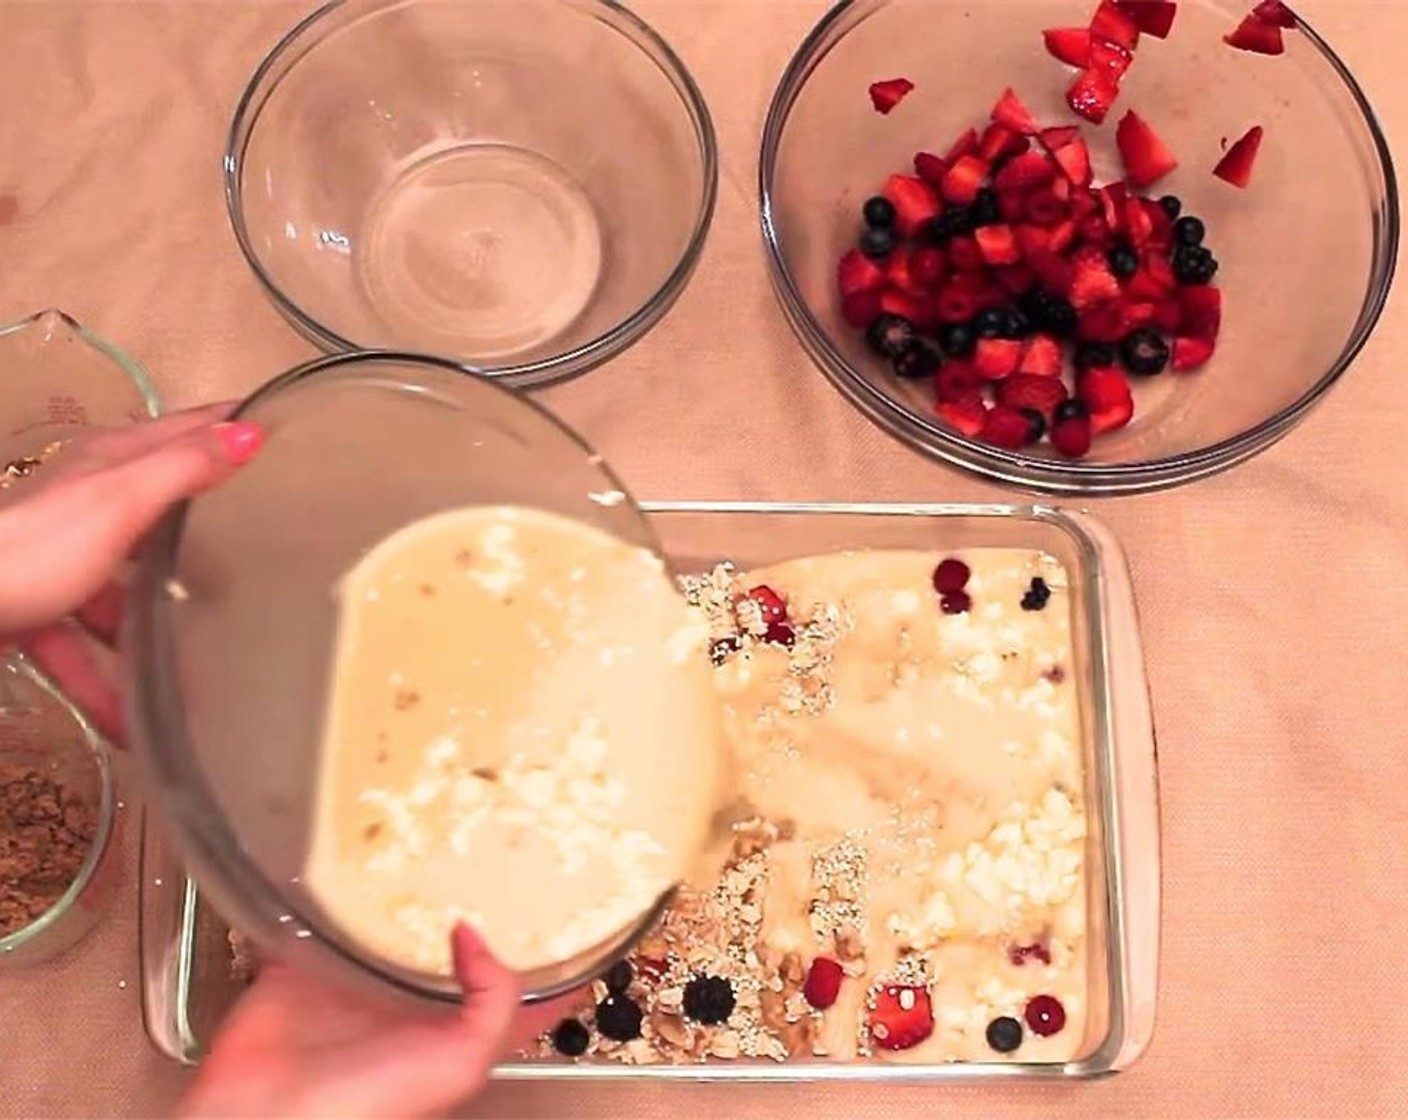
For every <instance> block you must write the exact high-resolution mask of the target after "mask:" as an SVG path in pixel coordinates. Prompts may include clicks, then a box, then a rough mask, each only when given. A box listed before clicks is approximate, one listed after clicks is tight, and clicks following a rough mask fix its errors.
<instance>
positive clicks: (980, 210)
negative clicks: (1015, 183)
mask: <svg viewBox="0 0 1408 1120" xmlns="http://www.w3.org/2000/svg"><path fill="white" fill-rule="evenodd" d="M970 209H971V213H972V215H973V225H974V226H990V225H993V224H995V223H997V222H1000V221H1002V211H1001V210H1000V209H999V208H998V205H997V193H996V192H995V191H994V190H993V189H992V188H991V187H983V188H981V189H980V190H979V191H978V194H977V197H975V198H974V199H973V205H972V207H971V208H970Z"/></svg>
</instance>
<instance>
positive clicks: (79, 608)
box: [0, 404, 263, 741]
mask: <svg viewBox="0 0 1408 1120" xmlns="http://www.w3.org/2000/svg"><path fill="white" fill-rule="evenodd" d="M229 411H230V405H228V404H218V405H211V406H209V407H206V408H199V409H194V410H192V411H189V412H178V413H173V414H171V415H169V416H166V417H163V418H162V419H160V420H154V421H152V422H150V423H145V424H138V425H134V426H133V427H131V428H123V429H114V430H101V431H94V432H85V433H84V434H83V435H81V436H79V437H77V438H76V439H74V440H72V441H69V442H66V443H65V444H64V445H63V446H62V447H61V449H60V450H59V452H58V453H57V454H56V455H55V456H54V457H53V458H52V459H50V460H48V461H46V462H44V463H43V464H42V465H41V466H39V467H38V468H37V469H36V470H35V471H34V473H33V474H32V475H31V476H30V477H27V478H25V479H23V480H22V481H21V482H19V483H17V484H16V485H15V486H13V487H12V488H11V489H10V490H8V491H6V492H4V493H3V494H0V646H5V647H19V648H20V649H21V650H23V651H24V652H25V653H26V654H28V655H29V657H30V658H31V659H32V660H33V661H35V662H36V663H37V664H38V665H39V667H40V668H42V669H43V670H44V671H45V672H46V673H48V674H49V676H50V678H51V679H52V680H53V681H54V682H55V684H57V685H58V687H59V688H60V689H62V690H63V692H64V693H65V695H67V696H68V697H69V699H70V700H72V701H73V702H74V703H75V704H77V705H78V706H79V707H80V708H81V709H83V710H84V711H85V712H86V713H87V714H88V716H89V718H90V719H91V720H92V721H93V723H94V725H95V726H96V727H97V728H98V729H99V730H100V731H101V732H103V734H104V735H106V736H108V737H109V738H110V739H112V740H114V741H118V740H120V738H121V718H120V714H119V708H120V706H119V703H118V699H117V693H116V690H115V688H114V686H113V683H112V679H111V678H112V674H111V672H110V671H109V669H110V667H109V666H108V664H106V663H107V661H108V660H109V657H108V652H107V649H106V648H105V647H111V646H112V645H113V643H114V642H115V639H116V633H117V629H118V624H119V622H120V620H121V615H122V603H123V595H122V587H121V584H120V582H119V578H118V577H119V574H120V572H121V569H122V567H123V565H124V564H125V562H126V560H127V558H128V556H129V554H130V553H131V552H132V550H133V548H134V547H135V546H136V544H137V543H138V541H140V540H141V538H142V537H143V536H144V535H145V534H146V533H147V531H148V530H149V529H151V528H152V526H153V525H155V524H156V522H157V521H158V520H159V519H160V518H161V516H162V514H164V513H165V512H166V510H167V508H168V507H170V506H171V505H172V504H173V503H175V502H178V501H181V500H182V499H185V498H190V497H194V496H195V495H196V494H199V493H202V492H203V491H205V490H208V489H210V488H211V487H213V486H216V485H218V484H219V483H221V482H223V481H224V480H225V479H226V478H228V477H229V476H230V475H231V474H232V473H234V471H235V470H237V469H238V468H239V467H240V466H241V465H243V464H244V463H246V462H248V461H249V460H250V459H251V458H253V457H254V455H255V454H256V453H257V452H258V450H259V447H260V445H261V443H262V442H263V435H262V432H261V431H260V429H259V428H258V427H257V426H255V425H253V424H247V423H225V422H223V419H224V417H225V416H226V415H228V414H229Z"/></svg>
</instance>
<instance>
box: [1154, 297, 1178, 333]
mask: <svg viewBox="0 0 1408 1120" xmlns="http://www.w3.org/2000/svg"><path fill="white" fill-rule="evenodd" d="M1153 325H1154V326H1156V327H1158V328H1159V330H1161V331H1163V332H1164V334H1177V333H1178V332H1179V331H1180V330H1181V329H1182V327H1183V305H1182V304H1181V303H1179V302H1178V300H1176V299H1163V300H1160V301H1159V302H1158V303H1157V304H1155V306H1154V319H1153Z"/></svg>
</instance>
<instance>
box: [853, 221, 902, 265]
mask: <svg viewBox="0 0 1408 1120" xmlns="http://www.w3.org/2000/svg"><path fill="white" fill-rule="evenodd" d="M899 243H900V242H899V238H898V237H897V236H896V235H895V231H894V230H893V229H891V228H890V227H889V226H878V227H876V226H872V227H871V228H870V229H867V230H866V231H865V232H864V233H862V234H861V235H860V251H861V252H862V253H864V254H865V255H866V256H867V257H869V258H870V259H871V260H873V261H880V260H884V259H885V258H886V257H888V256H889V255H890V254H891V253H893V252H894V251H895V246H896V245H898V244H899Z"/></svg>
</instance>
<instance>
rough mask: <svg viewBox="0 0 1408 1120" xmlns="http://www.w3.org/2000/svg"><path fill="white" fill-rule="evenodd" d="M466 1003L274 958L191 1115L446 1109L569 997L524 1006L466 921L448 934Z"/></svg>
mask: <svg viewBox="0 0 1408 1120" xmlns="http://www.w3.org/2000/svg"><path fill="white" fill-rule="evenodd" d="M451 948H452V950H453V961H454V974H455V978H456V979H457V980H458V981H459V983H460V986H461V988H463V990H464V1002H463V1004H462V1005H461V1006H460V1007H457V1008H456V1007H443V1008H432V1009H429V1010H418V1009H413V1010H406V1009H402V1008H397V1007H394V1006H388V1005H387V1004H385V1003H382V1002H379V1001H377V1000H375V998H368V997H365V996H362V995H359V994H357V993H354V992H352V991H350V990H344V989H342V988H339V987H336V986H334V985H332V984H330V983H327V982H324V981H323V980H322V979H321V978H319V977H316V976H313V975H310V974H307V973H302V972H297V971H294V970H293V969H291V968H288V967H287V966H284V965H281V964H277V963H275V964H268V965H266V966H265V967H264V968H263V969H261V971H260V974H259V977H258V979H256V980H255V982H254V985H253V986H252V987H251V988H250V990H249V991H248V992H247V993H246V994H245V995H244V996H243V997H242V998H241V999H240V1001H239V1003H238V1004H236V1006H235V1009H234V1011H233V1012H232V1013H231V1015H230V1017H229V1019H227V1020H226V1022H225V1025H224V1027H223V1028H222V1030H221V1032H220V1035H219V1037H218V1038H217V1039H216V1041H215V1045H214V1047H213V1048H212V1050H211V1053H210V1055H209V1056H208V1057H207V1058H206V1059H205V1061H204V1063H203V1064H202V1065H201V1069H200V1073H199V1074H198V1076H197V1077H196V1081H195V1084H194V1085H193V1086H192V1088H191V1092H190V1094H189V1096H188V1097H187V1099H186V1100H185V1102H184V1104H183V1108H182V1114H183V1115H186V1116H273V1115H277V1116H308V1117H313V1116H316V1117H377V1118H383V1117H393V1116H396V1117H400V1116H427V1115H435V1114H439V1113H442V1112H444V1111H445V1110H446V1109H448V1108H451V1107H452V1106H454V1105H455V1104H457V1103H459V1102H461V1101H463V1100H465V1099H466V1098H468V1097H470V1096H472V1095H473V1094H474V1093H476V1092H477V1091H478V1090H479V1089H481V1088H482V1087H483V1085H484V1082H485V1080H486V1079H487V1078H488V1075H489V1069H490V1067H491V1066H492V1065H493V1064H494V1062H495V1061H497V1060H498V1059H499V1058H500V1057H502V1056H503V1055H504V1054H505V1053H506V1052H508V1051H510V1050H513V1049H515V1048H517V1047H521V1046H524V1045H526V1044H527V1043H528V1042H529V1041H530V1040H531V1039H532V1038H534V1037H535V1036H537V1035H538V1034H540V1033H542V1031H543V1030H545V1029H547V1028H548V1027H549V1026H551V1025H552V1024H553V1023H555V1022H557V1021H558V1020H559V1019H560V1018H561V1017H562V1015H563V1014H564V1013H565V1005H566V1004H567V1002H568V1001H570V999H571V998H572V997H570V996H567V997H563V999H562V1000H559V1001H555V1002H553V1003H549V1004H544V1005H542V1006H540V1007H536V1008H532V1009H528V1010H525V1011H522V1012H520V1011H519V1002H518V999H519V992H518V985H517V982H516V981H515V979H514V977H513V974H512V973H510V972H509V971H508V970H507V969H506V968H504V966H503V965H501V964H499V963H498V961H496V960H495V959H494V957H493V956H492V955H491V954H490V952H489V950H488V949H487V948H486V946H485V945H484V943H483V941H481V940H480V939H479V937H478V936H477V935H476V934H475V933H474V932H473V931H472V930H470V929H469V928H468V927H467V926H464V925H460V926H457V927H456V928H455V931H454V933H453V934H452V936H451Z"/></svg>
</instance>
